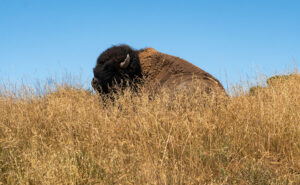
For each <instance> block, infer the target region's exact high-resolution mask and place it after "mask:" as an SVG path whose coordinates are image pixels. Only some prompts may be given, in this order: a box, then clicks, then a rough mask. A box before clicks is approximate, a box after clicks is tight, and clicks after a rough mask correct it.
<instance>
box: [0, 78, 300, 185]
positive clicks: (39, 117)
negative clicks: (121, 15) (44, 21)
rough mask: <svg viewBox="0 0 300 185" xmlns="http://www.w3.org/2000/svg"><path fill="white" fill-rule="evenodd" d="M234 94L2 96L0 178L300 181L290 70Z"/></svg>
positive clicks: (297, 95) (296, 97)
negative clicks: (262, 85)
mask: <svg viewBox="0 0 300 185" xmlns="http://www.w3.org/2000/svg"><path fill="white" fill-rule="evenodd" d="M235 94H236V95H235V96H232V97H230V98H218V99H217V102H216V101H215V100H214V99H212V98H208V99H206V100H205V102H206V103H205V104H204V103H203V102H204V98H200V97H199V96H198V95H197V93H195V94H193V95H185V94H183V93H179V94H177V95H176V96H175V97H169V96H168V95H167V94H166V93H162V94H160V95H159V96H157V97H154V98H153V97H152V98H150V99H149V96H148V95H147V93H140V95H138V96H137V95H133V96H132V95H130V93H129V92H127V93H125V95H122V96H120V97H119V98H118V99H116V100H115V101H114V103H109V102H108V103H106V104H105V105H103V102H102V100H101V99H100V98H99V97H98V96H97V95H95V94H94V93H91V92H88V91H86V90H83V89H82V88H70V87H66V86H60V87H58V88H56V90H54V91H49V92H48V93H47V94H46V95H42V96H38V95H33V94H31V95H30V93H29V96H28V93H27V95H26V97H15V96H14V93H13V92H9V93H8V94H7V93H6V94H4V93H2V95H1V94H0V184H300V79H299V76H298V75H297V74H294V75H291V76H290V77H289V78H288V79H284V80H277V81H276V82H273V83H272V84H269V86H268V87H265V88H257V89H256V90H255V92H253V93H251V94H248V93H245V92H242V90H237V91H235Z"/></svg>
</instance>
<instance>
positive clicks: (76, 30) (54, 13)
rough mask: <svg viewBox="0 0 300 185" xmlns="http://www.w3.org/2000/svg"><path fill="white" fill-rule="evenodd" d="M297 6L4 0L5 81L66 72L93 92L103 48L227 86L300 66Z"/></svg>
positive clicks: (0, 15)
mask: <svg viewBox="0 0 300 185" xmlns="http://www.w3.org/2000/svg"><path fill="white" fill-rule="evenodd" d="M299 10H300V1H296V0H286V1H283V0H270V1H268V0H251V1H250V0H248V1H246V0H245V1H242V0H228V1H224V0H219V1H217V0H195V1H176V0H172V1H168V0H165V1H162V0H161V1H158V0H152V1H142V0H136V1H135V0H128V1H123V0H111V1H104V0H97V1H96V0H94V1H93V0H89V1H84V0H80V1H79V0H43V1H41V0H0V80H2V81H6V80H9V81H11V82H13V83H18V82H20V81H22V80H24V79H27V80H28V79H29V80H37V79H38V80H45V79H48V78H49V77H56V76H61V75H62V74H65V73H68V74H70V75H72V76H77V77H78V78H79V79H81V81H82V83H85V87H89V82H90V79H91V78H92V76H93V74H92V68H93V67H94V65H95V63H96V59H97V57H98V55H99V54H100V53H101V52H102V51H103V50H105V49H106V48H108V47H110V46H112V45H116V44H120V43H126V44H129V45H131V46H132V47H133V48H136V49H140V48H144V47H153V48H155V49H157V50H159V51H161V52H165V53H168V54H172V55H175V56H178V57H181V58H184V59H186V60H188V61H190V62H191V63H193V64H195V65H197V66H198V67H200V68H202V69H204V70H206V71H208V72H209V73H211V74H213V75H214V76H216V77H217V78H218V79H220V80H221V82H222V83H223V84H224V86H226V84H227V83H228V82H230V83H234V84H235V83H238V82H239V81H240V80H245V79H249V80H250V81H252V80H253V79H254V77H255V76H256V73H257V72H259V73H264V74H266V75H272V74H274V73H276V72H279V73H284V72H286V71H287V70H288V69H293V66H295V65H296V66H297V67H298V68H299V67H300V36H299V35H300V21H299V20H300V11H299Z"/></svg>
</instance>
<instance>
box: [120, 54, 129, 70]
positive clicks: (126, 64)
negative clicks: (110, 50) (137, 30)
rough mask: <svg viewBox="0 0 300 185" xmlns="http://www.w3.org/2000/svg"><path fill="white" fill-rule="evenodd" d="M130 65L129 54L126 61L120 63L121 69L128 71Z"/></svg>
mask: <svg viewBox="0 0 300 185" xmlns="http://www.w3.org/2000/svg"><path fill="white" fill-rule="evenodd" d="M129 63H130V56H129V54H127V56H126V58H125V60H124V61H123V62H121V63H120V68H123V69H126V68H127V67H128V65H129Z"/></svg>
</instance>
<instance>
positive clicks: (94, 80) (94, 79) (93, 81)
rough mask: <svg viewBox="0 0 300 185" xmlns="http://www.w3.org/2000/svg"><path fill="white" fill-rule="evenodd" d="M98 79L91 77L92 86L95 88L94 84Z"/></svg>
mask: <svg viewBox="0 0 300 185" xmlns="http://www.w3.org/2000/svg"><path fill="white" fill-rule="evenodd" d="M98 82H99V80H98V79H97V78H95V77H94V78H93V80H92V86H93V87H94V88H95V86H96V85H97V84H98Z"/></svg>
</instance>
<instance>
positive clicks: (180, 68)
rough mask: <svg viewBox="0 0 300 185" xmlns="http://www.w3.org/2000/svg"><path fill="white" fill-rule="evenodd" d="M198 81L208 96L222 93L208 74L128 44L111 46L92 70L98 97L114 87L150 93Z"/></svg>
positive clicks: (215, 80)
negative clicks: (141, 89)
mask: <svg viewBox="0 0 300 185" xmlns="http://www.w3.org/2000/svg"><path fill="white" fill-rule="evenodd" d="M195 78H196V79H198V80H199V81H200V82H201V83H200V84H201V86H202V88H203V89H204V90H205V91H206V92H207V93H212V92H215V93H223V94H225V90H224V88H223V86H222V84H221V83H220V82H219V81H218V80H217V79H215V78H214V77H213V76H212V75H210V74H209V73H207V72H205V71H203V70H202V69H200V68H198V67H196V66H194V65H193V64H191V63H189V62H187V61H185V60H183V59H181V58H178V57H174V56H171V55H167V54H164V53H160V52H158V51H156V50H155V49H153V48H146V49H142V50H133V49H132V48H131V47H129V46H127V45H120V46H113V47H111V48H109V49H107V50H106V51H104V52H103V53H102V54H101V55H100V56H99V57H98V59H97V63H96V67H95V68H94V78H93V80H92V86H93V88H94V89H95V90H96V91H98V92H99V93H100V94H110V93H111V92H114V91H115V88H114V87H115V86H116V85H117V86H118V87H121V88H125V87H128V86H129V87H130V88H136V87H137V85H138V84H141V83H142V80H141V79H144V80H143V83H144V84H143V85H144V86H147V87H149V89H151V90H152V91H153V92H157V91H159V90H160V89H161V88H167V89H170V90H171V91H173V92H174V90H182V89H185V90H186V89H191V86H192V81H193V79H195Z"/></svg>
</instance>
